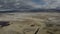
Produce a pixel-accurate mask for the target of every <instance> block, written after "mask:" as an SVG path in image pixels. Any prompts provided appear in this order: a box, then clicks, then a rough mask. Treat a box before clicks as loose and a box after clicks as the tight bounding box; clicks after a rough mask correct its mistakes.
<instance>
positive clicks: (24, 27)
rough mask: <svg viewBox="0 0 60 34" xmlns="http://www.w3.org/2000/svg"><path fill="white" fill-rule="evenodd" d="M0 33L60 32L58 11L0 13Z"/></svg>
mask: <svg viewBox="0 0 60 34" xmlns="http://www.w3.org/2000/svg"><path fill="white" fill-rule="evenodd" d="M0 34H60V13H49V12H48V13H46V12H45V13H44V12H39V13H0Z"/></svg>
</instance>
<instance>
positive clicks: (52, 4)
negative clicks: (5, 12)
mask: <svg viewBox="0 0 60 34" xmlns="http://www.w3.org/2000/svg"><path fill="white" fill-rule="evenodd" d="M11 1H12V2H16V3H15V4H14V5H16V7H18V8H19V6H20V4H22V5H24V6H25V5H30V6H32V7H33V8H45V9H50V8H57V7H60V0H42V2H43V3H45V4H43V5H41V4H37V3H35V2H32V0H10V2H11ZM18 5H19V6H18ZM0 7H1V6H0Z"/></svg>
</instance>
